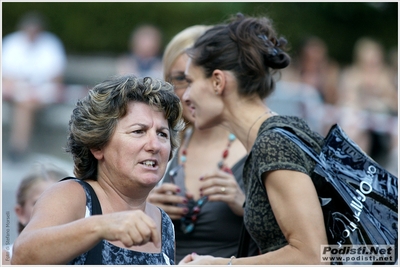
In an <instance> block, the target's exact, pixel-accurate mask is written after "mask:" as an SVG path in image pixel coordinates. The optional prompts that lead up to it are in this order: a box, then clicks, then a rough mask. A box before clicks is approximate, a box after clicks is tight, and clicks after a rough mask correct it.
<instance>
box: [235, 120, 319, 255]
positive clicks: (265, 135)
mask: <svg viewBox="0 0 400 267" xmlns="http://www.w3.org/2000/svg"><path fill="white" fill-rule="evenodd" d="M276 126H279V127H285V128H286V129H290V130H292V131H294V132H295V133H296V134H298V135H300V136H301V137H302V138H304V139H305V140H307V142H309V143H310V144H311V145H312V146H313V148H314V149H315V150H316V151H317V152H319V151H320V150H321V146H322V143H323V137H322V136H321V135H319V134H318V133H315V132H313V131H312V130H311V129H310V128H309V127H308V125H307V123H306V122H305V121H304V120H303V119H301V118H298V117H292V116H272V117H270V118H268V119H266V120H265V121H264V122H263V123H262V125H261V127H260V129H259V131H258V135H257V139H256V141H255V143H254V145H253V148H252V150H251V152H250V154H249V156H248V158H247V161H246V163H245V166H244V170H243V181H244V185H245V190H246V191H245V192H246V204H245V214H244V222H245V226H246V228H247V230H248V232H249V234H250V236H251V237H252V238H253V240H254V241H255V242H256V243H257V245H258V247H259V248H260V250H261V252H262V253H266V252H269V251H273V250H277V249H279V248H281V247H283V246H285V245H287V244H288V243H287V241H286V238H285V237H284V235H283V233H282V231H281V230H280V228H279V225H278V223H277V221H276V219H275V216H274V214H273V212H272V209H271V206H270V203H269V200H268V195H267V192H266V190H265V186H264V183H263V180H262V175H263V174H264V173H265V172H268V171H273V170H293V171H299V172H303V173H305V174H308V175H310V174H311V172H312V170H313V169H314V166H315V163H314V161H313V160H312V159H311V158H310V157H309V156H308V155H307V154H306V153H304V152H303V151H302V150H301V149H300V148H299V147H298V146H297V145H296V144H294V143H293V142H292V141H290V140H289V139H287V138H285V137H284V136H283V135H281V134H279V133H276V132H274V131H271V130H270V129H271V128H273V127H276ZM310 179H311V178H310ZM299 201H301V200H299Z"/></svg>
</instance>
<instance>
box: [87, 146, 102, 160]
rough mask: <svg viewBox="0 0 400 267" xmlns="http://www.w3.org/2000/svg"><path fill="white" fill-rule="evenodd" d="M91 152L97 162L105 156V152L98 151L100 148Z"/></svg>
mask: <svg viewBox="0 0 400 267" xmlns="http://www.w3.org/2000/svg"><path fill="white" fill-rule="evenodd" d="M90 152H92V154H93V156H94V157H95V158H96V159H97V160H101V159H102V158H103V156H104V154H103V150H102V149H98V148H91V149H90Z"/></svg>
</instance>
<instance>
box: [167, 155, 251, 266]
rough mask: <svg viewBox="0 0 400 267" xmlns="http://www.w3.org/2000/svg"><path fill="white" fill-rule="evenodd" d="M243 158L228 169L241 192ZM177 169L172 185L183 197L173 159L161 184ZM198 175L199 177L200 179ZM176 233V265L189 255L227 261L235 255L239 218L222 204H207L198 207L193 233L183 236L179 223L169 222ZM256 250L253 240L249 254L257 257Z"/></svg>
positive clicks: (182, 183) (181, 180)
mask: <svg viewBox="0 0 400 267" xmlns="http://www.w3.org/2000/svg"><path fill="white" fill-rule="evenodd" d="M245 160H246V157H243V158H242V159H241V160H240V161H238V162H237V163H236V164H235V165H234V166H233V167H232V168H231V170H232V172H233V175H234V176H235V178H236V181H237V183H238V184H239V186H240V187H241V188H242V190H244V187H243V181H242V172H243V165H244V162H245ZM174 169H175V170H177V173H176V176H175V177H174V180H175V181H174V182H175V184H176V185H178V186H179V187H180V188H181V192H180V193H178V194H179V195H181V196H185V193H186V188H185V172H184V168H180V167H179V165H178V158H177V156H175V157H174V158H173V160H172V161H171V163H170V164H169V167H168V169H167V172H166V175H165V178H164V179H163V182H168V183H170V182H171V180H170V178H169V175H168V174H169V172H170V171H171V170H174ZM200 175H201V174H199V177H200ZM173 223H174V226H175V234H176V262H179V261H180V260H181V259H182V258H183V257H185V256H186V255H187V254H190V253H192V252H196V253H197V254H199V255H211V256H214V257H225V258H230V257H231V256H236V254H237V251H238V246H239V238H240V231H241V227H242V224H243V217H241V216H238V215H236V214H234V213H233V212H232V210H231V208H230V207H229V206H228V204H226V203H225V202H210V201H209V202H207V203H206V204H204V206H202V208H201V211H200V213H199V214H198V219H197V221H196V224H195V227H194V230H193V232H191V233H187V234H185V233H184V232H183V231H182V230H181V222H180V220H173ZM257 254H258V248H257V246H256V245H255V243H254V242H253V241H251V243H250V248H249V255H257Z"/></svg>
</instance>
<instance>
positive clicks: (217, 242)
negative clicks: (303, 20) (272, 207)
mask: <svg viewBox="0 0 400 267" xmlns="http://www.w3.org/2000/svg"><path fill="white" fill-rule="evenodd" d="M209 28H210V27H209V26H203V25H196V26H192V27H189V28H186V29H184V30H183V31H181V32H180V33H178V34H177V35H176V36H175V37H174V38H173V39H172V40H171V41H170V43H169V44H168V45H167V47H166V49H165V51H164V56H163V66H164V68H163V70H164V79H165V80H167V81H169V82H171V83H172V84H173V85H174V89H175V93H176V94H177V95H178V96H179V98H181V101H182V95H183V93H184V92H185V89H186V88H187V86H188V83H187V81H186V78H185V68H186V63H187V61H188V56H187V54H186V53H185V49H186V48H188V47H190V46H191V45H193V43H194V42H195V40H196V39H197V38H198V37H199V36H200V35H201V34H203V33H204V32H205V31H206V30H207V29H209ZM182 105H183V116H184V119H185V121H186V124H187V125H186V129H185V131H184V132H183V141H182V145H181V146H180V148H179V150H178V152H177V154H176V155H175V157H174V158H173V160H172V161H171V163H170V165H169V167H168V169H167V172H166V175H165V177H164V179H163V183H162V184H161V185H160V186H158V187H156V188H155V189H154V190H153V191H152V192H151V193H150V195H149V201H150V202H151V203H153V204H155V205H157V206H159V207H161V208H162V209H163V210H165V211H166V212H167V213H168V215H169V216H170V217H171V219H172V220H173V223H174V226H175V234H176V258H177V262H179V261H180V260H181V259H182V258H183V257H184V256H186V255H187V254H189V253H192V252H196V253H198V254H208V255H213V256H217V257H230V256H231V255H236V253H237V251H238V245H239V238H240V230H241V226H242V221H243V203H244V199H245V196H244V193H243V190H244V189H243V181H242V171H243V165H244V161H245V156H246V150H245V148H244V146H243V145H242V144H241V143H240V142H239V141H238V140H236V137H235V136H234V135H233V134H232V133H230V132H229V131H228V130H227V129H225V128H223V127H220V126H217V127H213V128H210V129H206V130H199V129H196V128H194V127H193V122H194V117H193V115H192V114H191V110H190V108H189V106H188V104H187V103H186V102H184V101H182ZM250 253H253V255H254V254H256V253H257V248H256V246H255V245H254V246H253V248H252V250H250Z"/></svg>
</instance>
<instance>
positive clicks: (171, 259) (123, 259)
mask: <svg viewBox="0 0 400 267" xmlns="http://www.w3.org/2000/svg"><path fill="white" fill-rule="evenodd" d="M74 180H75V181H77V182H79V183H80V184H81V185H82V186H83V188H84V189H85V193H86V216H85V217H88V216H91V215H92V214H91V212H90V211H91V210H92V197H91V195H90V192H89V190H88V189H87V188H86V186H84V185H83V183H85V182H84V181H81V180H79V179H74ZM160 211H161V229H162V230H161V232H162V235H161V253H145V252H139V251H133V250H129V249H126V248H121V247H117V246H115V245H113V244H111V243H110V242H108V241H106V240H102V243H103V244H102V245H103V250H102V252H101V255H98V257H101V258H102V264H103V265H174V264H175V233H174V227H173V224H172V221H171V219H170V218H169V216H168V215H167V214H166V213H165V212H164V211H163V210H162V209H160ZM87 254H88V252H85V253H83V254H82V255H80V256H78V257H76V258H75V259H73V260H72V261H71V262H70V263H69V264H72V265H83V264H85V261H86V256H87Z"/></svg>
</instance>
